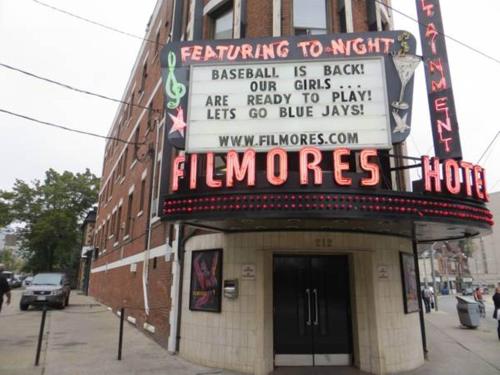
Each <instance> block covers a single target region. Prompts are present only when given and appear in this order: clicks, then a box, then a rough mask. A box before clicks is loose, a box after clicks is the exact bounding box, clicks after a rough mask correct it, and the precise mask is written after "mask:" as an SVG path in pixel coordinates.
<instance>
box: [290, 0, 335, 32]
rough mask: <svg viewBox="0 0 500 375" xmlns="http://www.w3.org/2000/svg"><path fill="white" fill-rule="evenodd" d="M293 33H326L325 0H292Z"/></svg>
mask: <svg viewBox="0 0 500 375" xmlns="http://www.w3.org/2000/svg"><path fill="white" fill-rule="evenodd" d="M293 28H294V32H295V35H315V34H326V32H327V27H326V2H325V0H293Z"/></svg>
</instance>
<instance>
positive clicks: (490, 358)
mask: <svg viewBox="0 0 500 375" xmlns="http://www.w3.org/2000/svg"><path fill="white" fill-rule="evenodd" d="M486 302H487V303H486V319H481V325H480V326H479V328H477V329H468V328H464V327H461V326H460V323H459V319H458V314H457V312H456V308H455V304H456V302H455V299H454V296H450V297H441V298H440V301H439V303H440V310H439V311H434V310H433V312H432V313H430V314H425V327H426V334H427V347H428V350H429V353H428V358H427V361H426V363H425V365H424V366H422V367H421V368H419V369H417V370H415V371H412V372H410V373H408V375H409V374H411V375H431V374H432V375H445V374H446V375H449V374H453V375H462V374H463V375H466V374H477V375H489V374H491V375H493V374H497V375H498V374H500V341H499V340H498V336H497V332H496V327H497V322H496V321H494V320H493V319H492V318H491V316H492V314H493V304H492V303H489V302H488V300H486ZM441 306H442V307H441Z"/></svg>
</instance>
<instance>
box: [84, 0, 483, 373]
mask: <svg viewBox="0 0 500 375" xmlns="http://www.w3.org/2000/svg"><path fill="white" fill-rule="evenodd" d="M169 38H170V39H169ZM167 41H168V43H167ZM309 47H310V49H309V50H308V48H309ZM415 47H416V42H415V40H414V39H413V38H412V37H411V36H410V35H408V34H407V33H406V32H399V31H393V30H392V18H391V12H390V10H389V9H388V8H387V7H386V6H385V5H383V2H379V1H377V2H375V1H364V0H326V1H325V0H254V1H249V0H205V1H203V0H192V1H181V0H172V1H167V0H165V1H162V0H159V1H158V3H157V4H156V7H155V9H154V11H153V15H152V17H151V19H150V22H149V24H148V29H147V32H146V35H145V41H144V43H143V45H142V47H141V50H140V51H139V54H138V56H137V60H136V63H135V65H134V67H133V69H132V73H131V76H130V79H129V82H128V84H127V88H126V90H125V92H124V94H123V100H124V101H125V102H129V103H132V104H133V105H130V104H129V105H123V106H121V107H120V108H119V109H118V111H117V114H116V117H115V120H114V122H113V124H112V126H111V129H110V131H109V135H110V136H112V137H115V138H119V139H124V140H127V142H128V143H126V144H124V143H123V142H120V141H118V140H115V141H109V142H108V143H107V145H106V152H105V160H104V165H103V173H102V175H103V177H102V187H101V192H100V196H99V207H98V212H97V219H96V226H95V228H96V229H95V234H94V246H95V251H94V260H93V263H92V269H91V277H90V290H89V291H90V294H91V295H93V296H95V297H96V298H97V299H98V300H99V301H101V302H102V303H104V304H106V305H108V306H110V307H112V308H113V310H115V311H117V310H118V309H119V308H120V307H125V311H126V315H127V319H128V321H129V322H131V323H132V324H135V325H136V326H137V328H138V329H141V330H144V331H145V332H146V333H148V334H150V335H151V336H152V337H153V338H154V339H155V340H156V341H158V342H159V343H160V344H162V345H164V346H166V347H167V348H168V349H169V351H172V352H178V353H179V354H180V355H181V356H182V357H184V358H186V359H188V360H191V361H193V362H196V363H200V364H203V365H207V366H213V367H219V368H227V369H233V370H237V371H243V372H245V373H253V374H259V375H264V374H268V373H269V372H271V371H272V370H273V368H274V367H277V366H289V365H300V366H321V365H327V366H339V365H341V366H354V367H357V368H360V369H362V370H364V371H367V372H370V373H376V374H384V373H394V372H399V371H405V370H410V369H414V368H416V367H418V366H420V365H421V364H422V363H423V358H424V357H423V353H424V347H425V333H424V331H423V316H422V309H421V301H420V298H419V287H418V286H419V285H418V283H419V280H418V278H417V277H416V275H417V274H418V262H416V263H417V264H415V260H416V256H417V251H416V247H417V245H416V244H417V242H418V241H433V240H435V239H437V238H440V239H442V238H448V237H453V238H457V237H467V236H472V235H477V234H479V233H487V232H488V231H489V228H490V226H491V221H490V219H491V216H489V212H488V211H487V210H486V209H485V207H484V202H483V200H484V198H485V194H484V186H481V185H480V181H481V170H480V169H478V170H477V171H478V172H477V173H476V172H474V176H473V178H474V179H475V180H474V181H475V182H474V186H475V190H474V194H476V196H474V197H470V199H468V200H467V201H466V202H465V203H464V202H462V201H463V199H462V197H461V196H454V195H450V194H449V192H448V191H443V189H441V185H440V184H441V176H440V173H445V172H446V173H451V172H450V171H452V172H453V171H456V173H464V176H465V177H466V180H467V181H468V180H469V178H472V177H470V169H463V170H462V169H460V170H459V169H458V168H459V166H458V164H456V166H455V164H453V162H449V163H448V164H446V166H448V169H445V168H443V172H439V171H438V170H441V168H442V166H441V165H440V164H439V163H440V161H439V160H434V159H429V158H423V159H422V163H421V165H422V171H423V173H422V175H423V179H422V180H421V181H414V182H413V184H411V181H410V178H409V175H408V174H407V173H406V170H407V168H408V166H407V165H406V164H407V158H406V156H405V146H404V139H405V136H407V135H408V133H409V130H408V129H409V127H408V125H407V124H406V123H405V122H406V121H409V118H410V117H411V113H410V112H407V111H408V110H409V108H411V90H412V82H411V79H410V78H411V74H410V75H409V76H408V80H407V81H406V82H405V83H403V82H402V80H401V77H399V78H398V73H401V72H400V71H399V70H398V69H399V68H400V69H403V68H401V67H399V68H398V67H397V66H396V64H397V62H396V58H398V57H400V58H401V59H402V60H401V63H404V64H403V65H405V66H408V65H412V64H414V61H415V59H413V60H411V56H410V60H405V59H407V58H408V57H409V54H410V55H411V54H414V53H415ZM318 48H321V49H322V50H321V51H319V50H318ZM309 53H310V54H309ZM316 57H319V58H318V59H316ZM398 61H399V60H398ZM360 62H361V63H360ZM278 63H279V64H278ZM301 63H302V64H304V65H303V66H302V65H300V64H301ZM329 64H331V65H329ZM368 66H370V68H369V69H371V70H369V71H367V72H366V76H369V79H366V80H363V79H364V78H363V76H365V70H364V69H365V68H366V69H368ZM233 68H234V69H233ZM287 69H288V70H287ZM307 69H310V72H311V71H314V72H316V73H314V74H319V77H320V78H314V79H304V80H299V79H297V77H299V76H306V75H307ZM337 70H338V71H339V72H341V73H342V72H343V73H344V75H345V76H346V77H344V78H342V79H343V81H342V79H341V78H335V79H336V80H337V79H338V80H339V82H340V81H342V83H340V84H338V83H333V85H336V86H335V87H336V88H335V90H344V88H346V89H347V87H348V88H349V90H350V89H351V87H352V86H354V85H355V82H356V85H357V86H356V87H357V88H358V89H359V91H358V93H357V94H356V93H355V92H351V93H350V94H349V93H348V94H346V93H345V92H341V91H336V92H333V91H332V90H333V89H332V82H331V80H330V78H329V77H328V78H325V76H326V75H327V72H330V73H331V74H332V75H335V74H337V73H334V72H336V71H337ZM293 72H295V73H293ZM318 72H320V73H318ZM330 73H328V74H330ZM280 74H283V77H285V76H287V75H288V76H287V77H289V78H288V79H281V80H280V77H281V76H280ZM293 74H295V76H293ZM349 75H358V76H359V77H349ZM219 77H223V78H221V79H219ZM249 77H260V78H261V80H260V81H259V80H257V81H255V80H254V81H251V80H249V79H248V78H249ZM263 77H264V78H263ZM293 77H295V78H293ZM315 77H316V76H315ZM360 77H361V78H360ZM386 78H387V80H386V81H384V80H385V79H386ZM226 80H227V81H228V82H227V83H226ZM294 80H295V81H294ZM229 81H232V82H229ZM250 81H251V82H250ZM318 82H319V83H318ZM291 83H293V85H291ZM361 83H362V84H363V85H367V86H369V85H373V90H365V91H361V89H362V84H361ZM406 84H408V87H409V88H408V89H407V90H406V91H405V88H406ZM252 85H253V86H252ZM338 85H340V86H338ZM259 86H260V89H259V88H258V87H259ZM292 86H293V87H292ZM248 87H249V88H250V90H251V91H252V92H254V93H255V92H257V91H259V90H260V91H259V92H260V93H259V94H252V93H248V94H247V95H246V96H245V93H246V92H247V91H248ZM263 87H264V88H263ZM277 87H278V88H277ZM279 87H288V88H287V90H289V93H287V92H283V94H281V93H278V92H279V90H281V89H279ZM370 87H371V86H370ZM330 89H331V90H330ZM245 90H247V91H245ZM328 90H330V91H332V92H329V91H328ZM304 92H305V93H306V95H304ZM270 93H276V95H275V96H273V95H269V94H270ZM320 94H321V96H322V97H326V96H328V98H330V96H331V97H332V98H333V99H329V100H330V101H332V100H333V102H335V100H336V98H338V97H342V98H344V99H342V100H345V101H346V102H347V101H349V100H354V101H356V100H359V101H360V102H362V105H361V106H356V107H351V112H350V114H349V115H348V114H347V111H348V109H349V107H346V108H347V109H345V116H343V115H339V114H338V113H337V111H338V110H339V109H338V108H337V107H335V106H333V107H331V108H332V109H330V107H329V106H327V107H326V108H324V109H323V110H324V111H326V112H325V113H324V114H322V115H321V116H319V115H317V113H316V112H315V111H317V109H315V108H313V106H309V107H307V106H296V107H295V108H292V107H289V108H287V110H286V111H285V110H281V109H280V112H279V113H280V116H279V118H278V117H274V118H272V119H271V120H269V121H268V118H266V116H267V113H270V112H272V111H275V110H276V109H277V108H276V107H273V106H272V105H273V103H271V102H272V101H273V100H278V101H283V100H286V101H287V102H288V101H289V100H292V99H291V98H292V96H293V100H294V101H297V100H299V101H300V100H305V99H304V98H305V97H306V96H307V95H317V96H313V100H316V99H314V98H318V99H317V100H318V101H319V100H320ZM372 94H373V95H374V99H373V102H376V104H373V103H371V101H372V99H371V97H372ZM336 95H337V96H336ZM344 95H348V96H349V95H350V97H351V98H352V99H348V96H344ZM353 95H354V96H353ZM356 95H358V98H356ZM188 98H189V101H188ZM345 98H347V99H345ZM321 100H323V99H321ZM365 100H366V102H364V101H365ZM264 101H266V102H264ZM230 102H231V103H233V104H228V103H230ZM236 102H237V103H238V104H234V103H236ZM200 103H201V104H200ZM256 103H257V105H260V107H258V108H257V107H256ZM294 103H296V102H294ZM315 103H317V102H315ZM321 103H323V102H321ZM268 104H269V105H268ZM274 104H275V103H274ZM372 104H373V105H372ZM265 105H267V106H265ZM328 105H330V104H328ZM230 106H232V108H230ZM376 106H379V107H377V108H378V109H377V110H379V112H377V110H374V109H373V108H375V107H376ZM212 107H213V109H214V110H213V111H211V109H212ZM247 107H248V108H247ZM241 108H244V111H248V112H246V113H242V112H241V111H242V110H241ZM292 110H294V111H295V112H294V113H295V114H294V115H291V114H290V113H291V111H292ZM259 111H260V112H259ZM330 111H332V112H331V113H330ZM365 111H366V112H365ZM370 111H372V112H370ZM410 111H411V109H410ZM334 112H335V113H334ZM368 112H369V113H371V115H367V117H364V116H365V113H368ZM252 113H253V115H252ZM255 113H258V115H256V114H255ZM304 113H306V115H304ZM332 114H333V115H332ZM408 114H409V115H410V116H407V115H408ZM250 115H251V116H253V117H250V118H248V116H250ZM327 115H332V116H339V117H336V118H335V121H334V120H332V121H330V120H328V119H321V117H325V116H327ZM186 116H187V117H186ZM226 116H227V117H226ZM257 116H261V117H260V118H259V119H258V120H255V119H256V117H257ZM300 116H303V117H310V118H313V117H314V121H311V119H307V118H306V119H301V120H297V117H300ZM315 116H316V117H315ZM353 116H358V117H355V120H352V119H350V117H353ZM370 116H372V117H370ZM283 117H285V118H287V120H286V121H285V122H284V121H283ZM340 117H342V119H340ZM270 118H271V117H270ZM381 118H382V119H383V120H382V123H381V125H380V126H375V127H373V128H370V127H372V126H373V125H374V124H375V123H377V121H380V119H381ZM186 119H187V120H186ZM228 119H230V120H231V121H226V122H223V120H228ZM254 120H255V121H254ZM337 120H338V121H339V122H341V121H344V120H345V121H346V124H349V125H348V126H347V125H346V128H345V129H344V131H345V133H341V132H338V133H337V132H334V133H328V142H326V143H325V142H323V141H322V137H323V136H324V134H327V133H324V134H323V133H318V134H319V135H318V134H313V135H312V136H304V135H303V134H302V133H301V130H300V129H301V126H302V125H304V126H305V124H306V123H307V126H315V125H314V124H319V125H317V126H318V127H319V126H322V125H321V124H326V125H325V126H326V129H327V131H328V129H329V127H330V126H335V125H334V124H335V122H336V121H337ZM203 121H205V123H206V124H207V126H205V127H203V126H202V127H199V125H197V122H198V124H199V123H200V122H203ZM238 121H246V122H242V123H241V124H242V126H241V127H240V128H239V129H236V130H234V131H237V132H247V133H250V134H247V135H246V137H249V138H244V139H254V138H252V137H253V136H254V135H255V134H256V133H258V132H260V133H265V132H266V131H270V130H269V129H271V128H273V129H274V127H275V126H277V124H279V126H281V131H282V132H285V131H290V134H282V136H280V138H279V140H280V143H279V145H280V146H281V148H280V147H278V148H273V147H271V146H270V145H269V144H270V143H272V144H274V143H273V142H274V138H273V137H274V136H275V135H268V134H264V136H262V135H261V136H259V137H258V138H257V139H258V140H259V141H258V142H257V141H255V142H254V141H249V142H250V143H249V145H250V147H247V148H246V149H243V148H242V147H239V146H240V145H239V143H238V145H235V144H233V145H232V146H233V147H232V148H231V147H230V146H228V145H227V142H228V141H227V139H231V142H236V141H233V138H231V137H228V138H226V141H224V140H223V137H222V136H219V135H220V134H219V133H217V132H219V131H220V132H223V131H225V127H226V126H227V128H229V127H231V126H233V129H234V126H236V125H235V124H240V122H238ZM280 121H281V122H280ZM349 121H350V122H349ZM361 123H362V124H363V125H360V124H361ZM244 124H247V125H244ZM332 124H333V125H332ZM212 126H213V127H214V128H213V129H216V128H217V129H218V130H217V131H216V130H214V131H213V133H214V134H215V138H214V137H212V139H215V140H216V141H218V142H220V144H219V145H218V146H217V145H215V146H214V144H213V143H212V144H210V145H208V141H207V140H208V139H209V138H210V136H212V135H213V134H212V133H210V131H211V129H212ZM279 126H278V127H279ZM358 127H359V128H360V129H361V128H363V129H366V128H370V129H371V130H370V131H372V132H373V134H375V133H376V134H378V136H380V137H382V138H384V137H386V138H384V139H387V142H385V143H384V142H382V141H380V142H379V141H378V138H376V137H375V136H373V137H372V136H367V139H369V140H368V141H366V142H365V143H363V146H358V145H356V144H355V145H354V146H353V147H352V151H351V149H350V148H349V147H350V146H345V144H346V143H348V142H351V143H353V144H354V143H357V142H358V140H359V139H358V133H357V132H356V133H348V131H349V130H351V128H352V129H354V130H356V129H358ZM195 128H196V129H199V131H200V132H201V133H196V132H195ZM204 129H205V130H204ZM206 129H208V130H206ZM257 129H260V130H257ZM363 129H361V130H359V131H360V133H359V134H363V136H364V135H366V134H365V133H363V132H364V130H363ZM203 131H205V133H203ZM377 132H378V133H377ZM188 133H189V136H188ZM260 133H259V134H260ZM304 133H306V132H305V131H304ZM238 134H242V133H238ZM370 134H372V133H370ZM348 135H349V136H348ZM197 137H198V138H197ZM238 137H243V135H238ZM238 137H236V138H238ZM360 137H361V136H360ZM236 138H234V139H236ZM238 139H241V138H238ZM348 139H350V140H351V141H349V140H348ZM295 140H298V141H297V142H299V143H296V141H295ZM188 141H189V142H190V143H189V144H188ZM288 141H290V144H288V143H287V142H288ZM320 141H321V142H320ZM197 142H198V143H197ZM223 142H226V143H224V144H223ZM238 142H239V141H238ZM252 142H253V143H252ZM259 142H263V143H260V144H259ZM266 142H268V143H269V144H267V145H264V143H266ZM304 142H305V143H304ZM307 142H310V143H307ZM360 143H362V142H360ZM296 144H300V145H302V146H304V147H302V148H300V147H298V146H297V147H292V146H294V145H296ZM325 144H326V146H325ZM193 145H195V146H193ZM196 145H197V146H196ZM207 145H208V146H207ZM318 145H323V146H324V147H323V149H320V148H319V147H314V146H318ZM340 145H344V147H340ZM268 146H269V147H268ZM306 146H307V147H306ZM309 146H310V147H309ZM196 147H198V148H196ZM203 147H205V148H203ZM254 148H255V149H256V151H255V150H254ZM200 150H201V151H200ZM235 150H236V151H235ZM226 151H227V153H226ZM324 151H332V152H333V153H326V152H324ZM266 152H267V154H266ZM311 158H312V160H311ZM374 158H375V159H374ZM405 158H406V159H405ZM240 160H241V161H240ZM374 160H376V161H374ZM417 160H420V159H417ZM288 161H289V163H288ZM327 162H328V163H333V171H332V170H331V167H330V170H327V169H328V168H326V169H325V168H323V169H322V166H323V167H324V166H325V165H326V163H327ZM287 163H288V164H287ZM431 163H432V164H431ZM455 163H456V162H455ZM449 165H451V167H450V166H449ZM287 168H288V169H287ZM450 168H451V169H450ZM453 168H455V169H453ZM467 168H469V167H467ZM323 176H324V177H323ZM368 176H371V177H368ZM287 179H288V180H287ZM294 179H296V181H292V180H294ZM312 181H313V182H312ZM450 181H451V182H452V183H453V181H455V184H456V183H457V179H455V180H454V179H453V176H452V177H451V178H447V180H446V184H448V185H446V186H452V185H453V184H452V185H450ZM464 181H465V180H464ZM464 183H465V182H464ZM354 184H356V186H354ZM443 184H444V182H443ZM453 186H454V185H453ZM453 190H456V189H455V188H454V189H453ZM459 190H460V189H459ZM469 190H470V189H469ZM455 194H456V193H455ZM470 194H472V193H470ZM429 207H432V208H431V209H430V208H429ZM472 213H474V214H472ZM450 223H453V225H452V226H451V225H449V224H450ZM402 291H403V292H402ZM294 311H295V313H290V312H294Z"/></svg>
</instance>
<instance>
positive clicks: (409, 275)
mask: <svg viewBox="0 0 500 375" xmlns="http://www.w3.org/2000/svg"><path fill="white" fill-rule="evenodd" d="M399 262H400V265H401V284H402V291H403V304H404V311H405V314H411V313H414V312H418V311H420V305H419V301H418V290H417V288H418V286H417V279H416V268H415V259H414V258H413V255H412V254H410V253H404V252H399ZM412 287H413V288H414V289H415V292H414V295H413V296H412V292H411V288H412Z"/></svg>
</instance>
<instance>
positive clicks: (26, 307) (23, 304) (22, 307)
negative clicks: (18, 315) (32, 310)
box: [19, 302, 30, 311]
mask: <svg viewBox="0 0 500 375" xmlns="http://www.w3.org/2000/svg"><path fill="white" fill-rule="evenodd" d="M28 307H30V305H29V304H27V303H22V302H21V303H20V304H19V308H20V309H21V310H22V311H26V310H28Z"/></svg>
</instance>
